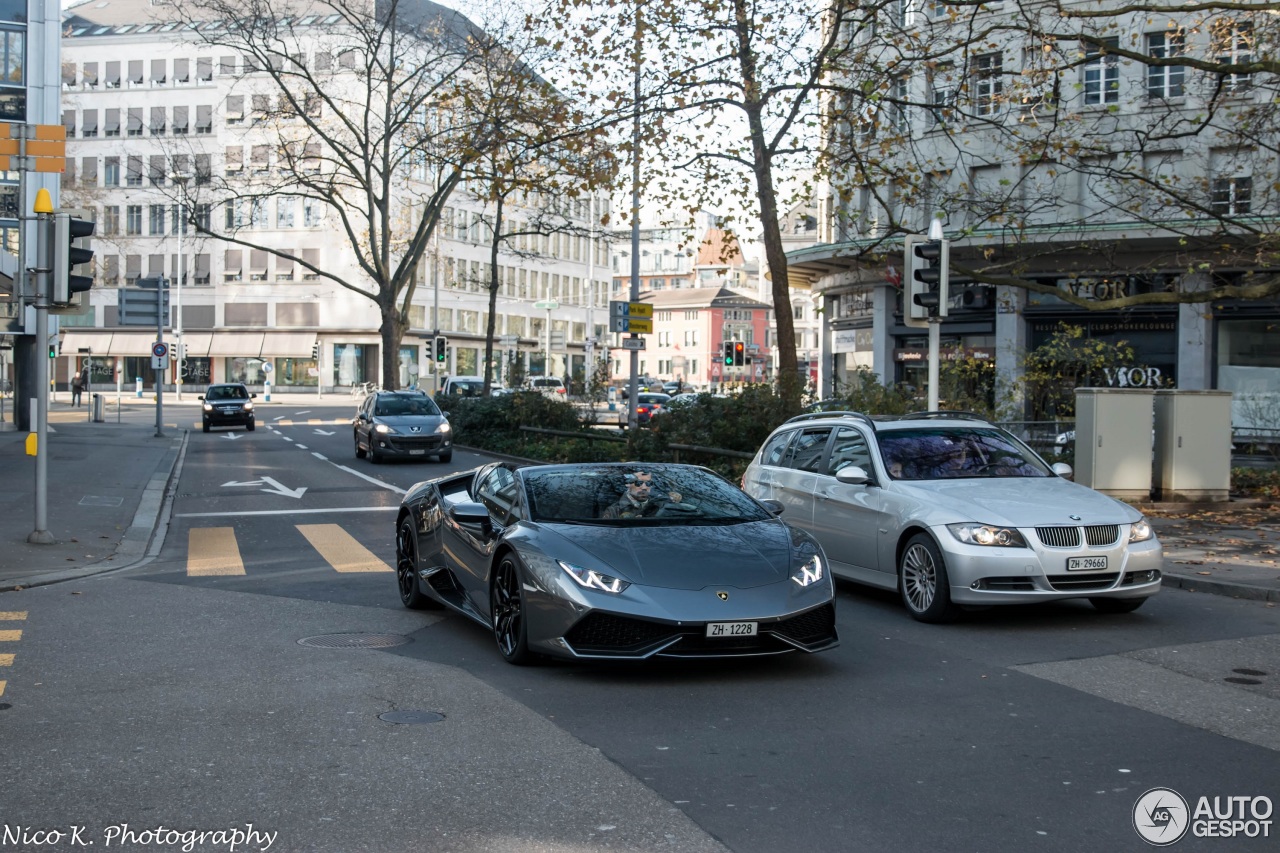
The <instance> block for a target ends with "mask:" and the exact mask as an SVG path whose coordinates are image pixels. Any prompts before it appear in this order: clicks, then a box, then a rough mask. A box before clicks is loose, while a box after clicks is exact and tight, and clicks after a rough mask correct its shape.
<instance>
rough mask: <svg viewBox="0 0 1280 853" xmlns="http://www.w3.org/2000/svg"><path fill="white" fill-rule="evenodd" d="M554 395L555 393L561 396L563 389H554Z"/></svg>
mask: <svg viewBox="0 0 1280 853" xmlns="http://www.w3.org/2000/svg"><path fill="white" fill-rule="evenodd" d="M556 393H557V394H563V393H564V389H563V388H557V389H556Z"/></svg>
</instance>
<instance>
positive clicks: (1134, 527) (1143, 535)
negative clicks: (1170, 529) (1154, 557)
mask: <svg viewBox="0 0 1280 853" xmlns="http://www.w3.org/2000/svg"><path fill="white" fill-rule="evenodd" d="M1154 535H1155V534H1154V533H1153V532H1152V531H1151V524H1150V522H1148V521H1147V520H1146V519H1145V518H1140V519H1138V520H1137V521H1135V522H1134V523H1133V524H1131V525H1129V541H1130V542H1146V541H1147V540H1148V539H1150V538H1151V537H1152V536H1154Z"/></svg>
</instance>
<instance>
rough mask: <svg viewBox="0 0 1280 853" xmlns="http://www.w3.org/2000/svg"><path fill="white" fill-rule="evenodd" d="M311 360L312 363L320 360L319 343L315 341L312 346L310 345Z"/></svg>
mask: <svg viewBox="0 0 1280 853" xmlns="http://www.w3.org/2000/svg"><path fill="white" fill-rule="evenodd" d="M311 360H312V361H319V360H320V342H319V341H316V342H315V343H314V344H312V345H311Z"/></svg>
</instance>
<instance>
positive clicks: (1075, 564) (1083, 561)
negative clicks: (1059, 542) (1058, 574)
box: [1067, 557, 1107, 572]
mask: <svg viewBox="0 0 1280 853" xmlns="http://www.w3.org/2000/svg"><path fill="white" fill-rule="evenodd" d="M1106 567H1107V558H1106V557H1067V571H1069V572H1092V571H1096V570H1098V569H1105V568H1106Z"/></svg>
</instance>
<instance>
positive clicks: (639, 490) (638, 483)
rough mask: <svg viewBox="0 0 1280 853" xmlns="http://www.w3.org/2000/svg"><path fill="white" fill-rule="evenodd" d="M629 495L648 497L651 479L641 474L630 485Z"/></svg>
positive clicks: (651, 485)
mask: <svg viewBox="0 0 1280 853" xmlns="http://www.w3.org/2000/svg"><path fill="white" fill-rule="evenodd" d="M630 486H631V494H633V495H635V496H636V497H638V498H639V497H648V495H649V491H650V490H651V489H652V488H653V477H651V476H648V475H644V474H641V475H639V476H637V477H636V478H635V480H634V481H633V482H632V483H631V484H630Z"/></svg>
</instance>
